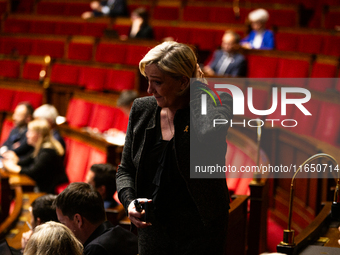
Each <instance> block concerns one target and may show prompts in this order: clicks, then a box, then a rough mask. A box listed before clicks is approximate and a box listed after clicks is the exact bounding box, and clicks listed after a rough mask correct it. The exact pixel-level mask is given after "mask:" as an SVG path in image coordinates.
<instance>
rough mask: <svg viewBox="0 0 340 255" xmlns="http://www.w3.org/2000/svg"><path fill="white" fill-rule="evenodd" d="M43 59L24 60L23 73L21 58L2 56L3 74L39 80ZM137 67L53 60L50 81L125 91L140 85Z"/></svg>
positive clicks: (102, 89) (1, 69)
mask: <svg viewBox="0 0 340 255" xmlns="http://www.w3.org/2000/svg"><path fill="white" fill-rule="evenodd" d="M42 68H43V64H42V63H35V62H32V63H31V62H25V63H24V65H23V71H22V76H20V73H21V72H20V69H21V62H20V61H18V60H9V59H7V60H6V59H5V60H4V59H2V60H0V77H6V78H23V79H28V80H39V74H40V71H41V70H42ZM136 72H137V70H127V69H115V68H101V67H90V66H81V65H71V64H58V63H57V64H54V65H53V66H52V70H51V77H50V78H51V79H50V81H51V83H58V84H66V85H73V86H78V87H84V88H85V89H87V90H93V91H104V90H110V91H122V90H125V89H128V90H131V89H137V87H138V83H137V76H136Z"/></svg>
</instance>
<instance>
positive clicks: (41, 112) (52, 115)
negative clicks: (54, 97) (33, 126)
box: [33, 104, 59, 127]
mask: <svg viewBox="0 0 340 255" xmlns="http://www.w3.org/2000/svg"><path fill="white" fill-rule="evenodd" d="M58 115H59V114H58V111H57V109H56V108H55V107H54V106H53V105H50V104H44V105H42V106H40V107H38V108H37V109H35V111H34V113H33V118H34V119H45V120H47V121H48V122H49V123H50V125H51V126H52V127H53V126H55V124H56V119H57V117H58Z"/></svg>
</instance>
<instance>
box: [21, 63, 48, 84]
mask: <svg viewBox="0 0 340 255" xmlns="http://www.w3.org/2000/svg"><path fill="white" fill-rule="evenodd" d="M42 68H43V65H42V64H38V63H27V62H26V63H25V65H24V69H23V72H22V78H24V79H28V80H39V73H40V71H41V70H42Z"/></svg>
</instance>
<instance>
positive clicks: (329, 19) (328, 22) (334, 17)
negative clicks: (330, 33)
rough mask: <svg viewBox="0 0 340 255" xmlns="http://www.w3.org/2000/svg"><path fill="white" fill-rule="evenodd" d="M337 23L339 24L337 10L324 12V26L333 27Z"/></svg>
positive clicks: (339, 14)
mask: <svg viewBox="0 0 340 255" xmlns="http://www.w3.org/2000/svg"><path fill="white" fill-rule="evenodd" d="M338 5H339V3H338ZM339 24H340V12H339V11H331V12H328V13H326V14H325V28H329V29H334V28H335V26H339Z"/></svg>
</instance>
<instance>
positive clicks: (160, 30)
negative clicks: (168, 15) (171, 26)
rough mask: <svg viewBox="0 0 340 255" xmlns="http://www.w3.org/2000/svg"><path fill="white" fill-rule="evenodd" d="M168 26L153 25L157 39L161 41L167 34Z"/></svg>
mask: <svg viewBox="0 0 340 255" xmlns="http://www.w3.org/2000/svg"><path fill="white" fill-rule="evenodd" d="M167 29H168V27H166V26H153V36H154V37H155V40H157V41H161V40H162V39H163V38H165V37H166V36H167V34H168V33H167V32H166V30H167Z"/></svg>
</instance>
